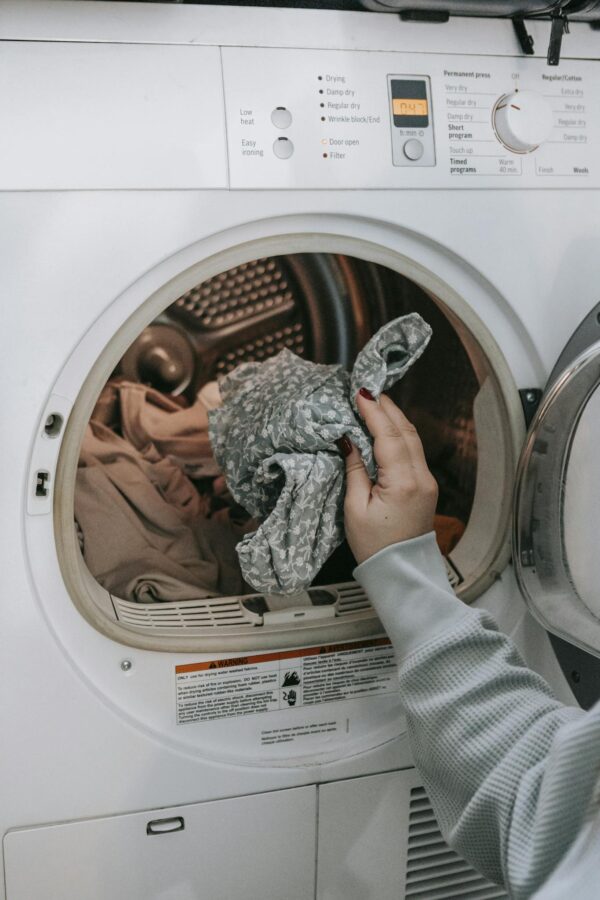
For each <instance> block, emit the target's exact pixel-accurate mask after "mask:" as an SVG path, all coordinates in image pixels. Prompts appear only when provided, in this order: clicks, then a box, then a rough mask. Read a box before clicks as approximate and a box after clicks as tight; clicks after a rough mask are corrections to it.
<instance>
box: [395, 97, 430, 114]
mask: <svg viewBox="0 0 600 900" xmlns="http://www.w3.org/2000/svg"><path fill="white" fill-rule="evenodd" d="M392 110H393V113H394V115H395V116H426V115H427V113H428V106H427V100H409V99H404V98H402V97H394V99H393V100H392Z"/></svg>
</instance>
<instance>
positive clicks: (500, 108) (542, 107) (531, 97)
mask: <svg viewBox="0 0 600 900" xmlns="http://www.w3.org/2000/svg"><path fill="white" fill-rule="evenodd" d="M492 124H493V126H494V131H495V132H496V137H497V138H498V140H499V141H501V142H502V143H503V144H504V146H505V147H507V148H508V149H509V150H514V151H515V153H530V152H531V151H532V150H535V149H536V148H537V147H539V146H540V144H542V143H543V142H544V141H545V140H546V139H547V138H548V136H549V134H550V132H551V131H552V126H553V124H554V123H553V119H552V108H551V106H550V104H549V103H548V101H547V100H546V99H545V97H542V95H541V94H536V93H535V92H534V91H513V92H512V93H510V94H504V96H502V97H500V98H499V100H498V101H497V102H496V104H495V106H494V109H493V110H492Z"/></svg>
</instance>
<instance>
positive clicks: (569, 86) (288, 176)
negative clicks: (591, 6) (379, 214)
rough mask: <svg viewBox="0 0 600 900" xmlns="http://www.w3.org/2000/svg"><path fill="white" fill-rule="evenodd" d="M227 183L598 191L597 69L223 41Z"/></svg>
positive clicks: (579, 63) (582, 63)
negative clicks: (227, 44) (234, 44)
mask: <svg viewBox="0 0 600 900" xmlns="http://www.w3.org/2000/svg"><path fill="white" fill-rule="evenodd" d="M222 59H223V69H224V87H225V104H226V117H227V135H228V151H229V176H230V186H231V188H233V189H235V188H242V189H243V188H246V189H249V188H298V189H304V190H306V189H310V188H455V187H460V188H461V189H464V188H468V187H473V188H490V187H491V188H557V187H560V188H563V187H568V188H577V187H588V188H589V187H596V188H597V187H600V153H599V152H598V151H599V147H600V102H599V101H600V88H598V87H597V86H595V85H598V83H599V77H598V76H599V75H600V63H598V62H593V61H587V60H568V59H567V60H563V61H562V62H561V66H560V68H558V69H555V68H549V67H548V66H547V65H546V62H545V60H543V59H531V58H530V57H514V58H513V57H500V56H497V57H488V56H469V57H462V56H461V57H457V56H444V55H441V54H423V53H421V54H410V53H370V52H362V51H351V52H349V51H331V50H277V49H264V48H254V47H250V48H235V47H225V48H223V50H222Z"/></svg>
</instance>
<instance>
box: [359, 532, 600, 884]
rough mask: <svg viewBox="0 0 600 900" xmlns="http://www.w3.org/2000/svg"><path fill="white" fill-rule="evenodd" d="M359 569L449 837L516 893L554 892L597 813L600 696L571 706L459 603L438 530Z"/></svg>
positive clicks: (490, 625)
mask: <svg viewBox="0 0 600 900" xmlns="http://www.w3.org/2000/svg"><path fill="white" fill-rule="evenodd" d="M355 577H356V578H357V580H358V581H359V582H360V583H361V584H362V585H363V587H364V588H365V590H366V591H367V593H368V595H369V598H370V600H371V602H372V604H373V606H374V607H375V609H376V610H377V612H378V614H379V616H380V618H381V620H382V622H383V625H384V627H385V629H386V631H387V633H388V635H389V637H390V639H391V640H392V643H393V644H394V648H395V651H396V656H397V660H398V675H399V680H400V696H401V700H402V703H403V705H404V708H405V711H406V717H407V723H408V732H409V737H410V742H411V747H412V750H413V753H414V758H415V763H416V765H417V767H418V769H419V771H420V773H421V775H422V777H423V783H424V785H425V787H426V789H427V792H428V794H429V797H430V799H431V802H432V804H433V807H434V810H435V812H436V815H437V817H438V820H439V823H440V827H441V829H442V833H443V834H444V836H445V838H446V840H447V841H448V843H449V844H450V845H451V846H452V847H454V848H455V849H456V850H457V851H458V852H459V853H461V854H462V855H463V856H464V857H465V859H467V860H468V861H469V862H470V863H471V864H472V865H473V866H475V867H476V868H477V869H478V870H479V871H481V872H482V873H483V874H485V875H486V876H487V877H488V878H491V879H492V880H494V881H497V882H499V883H504V884H505V885H506V886H507V888H508V890H509V891H510V894H511V896H512V897H514V898H515V900H524V898H531V897H532V896H533V895H534V894H535V892H536V891H538V890H539V889H540V888H541V886H542V885H546V888H541V890H540V893H539V894H536V897H539V900H543V898H545V897H548V898H549V897H550V896H552V897H554V896H555V894H554V893H552V894H550V893H547V892H549V891H550V890H553V887H552V880H553V879H552V878H551V877H550V876H551V874H552V873H553V871H554V870H555V869H556V867H557V865H558V864H559V862H560V860H561V859H562V858H563V856H564V855H565V853H566V852H567V851H568V850H569V848H570V847H571V845H573V843H574V841H576V838H577V836H578V835H579V833H580V832H581V831H582V827H583V825H584V823H585V821H586V817H587V819H589V817H590V815H591V816H593V815H594V810H593V809H591V807H590V800H591V798H592V796H593V792H594V785H595V783H596V781H597V779H598V774H599V770H600V704H599V705H596V706H595V707H594V708H593V709H592V710H591V711H590V712H588V713H584V712H583V711H582V710H580V709H576V708H573V707H567V706H563V705H562V704H561V703H560V702H559V701H558V700H556V699H555V698H554V697H553V695H552V692H551V690H550V688H549V687H548V685H547V684H546V682H545V681H544V680H543V679H542V678H541V677H540V676H539V675H537V674H536V673H534V672H532V671H531V670H530V669H528V668H527V667H526V665H525V663H524V662H523V661H522V659H521V658H520V656H519V653H518V652H517V650H516V648H515V646H514V644H513V643H512V642H511V641H510V640H509V638H507V637H506V636H505V635H503V634H501V633H500V632H499V631H498V629H497V626H496V624H495V622H494V620H493V619H492V618H491V616H489V615H488V614H487V613H485V612H481V611H478V610H473V609H470V608H468V607H466V606H464V605H463V604H462V603H461V602H460V601H459V600H457V599H456V597H455V596H454V594H453V593H452V591H451V589H450V587H449V585H448V582H447V579H446V576H445V572H444V565H443V560H442V558H441V556H440V554H439V551H438V549H437V546H436V544H435V536H434V535H433V533H431V534H429V535H424V536H422V537H419V538H415V539H414V540H411V541H405V542H403V543H400V544H395V545H393V546H391V547H387V548H386V549H385V550H382V551H380V552H379V553H377V554H376V555H375V556H373V557H371V558H370V559H369V560H367V561H366V562H364V563H362V565H360V566H358V568H357V569H356V570H355ZM595 852H597V853H600V848H598V849H597V850H596V851H595ZM576 874H577V873H574V876H573V877H576ZM563 877H564V874H563ZM572 887H573V890H574V891H575V892H576V893H575V894H574V896H576V897H577V900H583V898H584V897H585V898H586V900H587V897H588V895H587V894H582V892H581V886H580V885H579V886H577V885H576V883H575V882H573V883H572ZM564 896H565V897H568V894H565V895H564ZM589 896H590V897H592V896H599V897H600V887H598V893H597V894H594V895H592V894H590V895H589Z"/></svg>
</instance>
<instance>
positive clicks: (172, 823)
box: [146, 816, 185, 834]
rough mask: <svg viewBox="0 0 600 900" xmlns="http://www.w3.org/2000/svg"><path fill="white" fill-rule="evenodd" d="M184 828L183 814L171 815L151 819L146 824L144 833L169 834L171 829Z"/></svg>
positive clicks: (181, 829) (179, 829)
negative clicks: (170, 816)
mask: <svg viewBox="0 0 600 900" xmlns="http://www.w3.org/2000/svg"><path fill="white" fill-rule="evenodd" d="M184 828H185V822H184V821H183V816H173V817H172V818H171V819H153V820H152V822H148V824H147V825H146V834H170V833H171V832H173V831H183V829H184Z"/></svg>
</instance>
